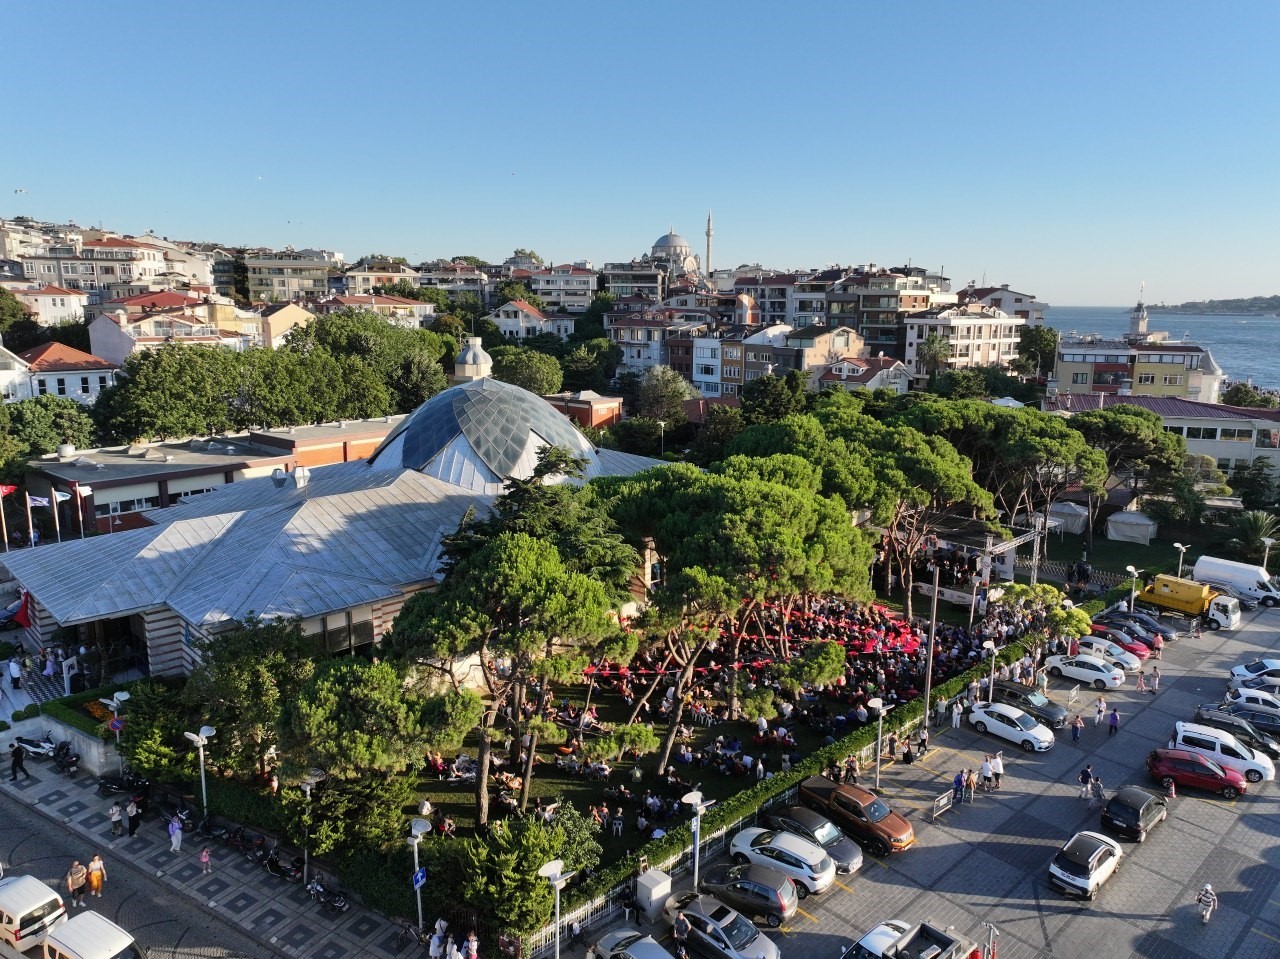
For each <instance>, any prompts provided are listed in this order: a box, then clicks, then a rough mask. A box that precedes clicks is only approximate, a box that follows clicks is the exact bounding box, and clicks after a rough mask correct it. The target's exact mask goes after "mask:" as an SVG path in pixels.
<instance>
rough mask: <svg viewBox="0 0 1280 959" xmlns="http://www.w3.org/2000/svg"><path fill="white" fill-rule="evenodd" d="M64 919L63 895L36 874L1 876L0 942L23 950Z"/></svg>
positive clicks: (65, 913) (65, 917) (20, 950)
mask: <svg viewBox="0 0 1280 959" xmlns="http://www.w3.org/2000/svg"><path fill="white" fill-rule="evenodd" d="M66 921H67V910H66V907H65V906H63V905H62V897H61V896H59V895H58V894H57V893H56V892H55V891H54V890H52V889H50V888H49V887H48V886H46V885H45V884H44V883H42V882H41V881H40V880H39V879H37V878H35V876H5V877H4V878H3V879H0V943H3V944H5V945H7V946H11V947H12V948H14V949H16V950H17V951H18V952H26V951H27V950H28V949H30V948H31V947H32V946H34V945H36V944H37V943H38V942H39V941H40V940H41V939H43V938H44V936H45V933H47V932H48V931H49V930H50V929H52V928H53V927H54V926H57V925H59V924H60V923H65V922H66ZM32 955H38V953H32Z"/></svg>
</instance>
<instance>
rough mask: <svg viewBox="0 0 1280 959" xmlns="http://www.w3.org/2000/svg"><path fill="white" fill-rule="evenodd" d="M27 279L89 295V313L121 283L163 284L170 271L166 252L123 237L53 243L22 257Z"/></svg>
mask: <svg viewBox="0 0 1280 959" xmlns="http://www.w3.org/2000/svg"><path fill="white" fill-rule="evenodd" d="M20 259H21V261H22V266H23V270H24V271H25V273H26V276H27V279H28V280H30V281H32V283H33V285H37V286H59V287H63V288H64V289H68V290H83V291H85V292H86V293H88V294H89V300H88V303H87V305H86V314H87V315H88V314H93V313H94V307H96V306H98V305H99V304H100V303H102V302H103V299H104V298H105V297H106V296H107V294H108V291H109V289H110V288H111V287H112V286H115V285H118V284H122V283H123V284H138V285H140V286H141V285H145V286H146V287H147V288H148V289H155V288H158V287H163V285H164V282H163V280H162V279H161V274H163V273H166V272H167V271H168V266H167V264H166V262H165V258H164V252H163V251H162V250H160V249H159V248H158V247H155V246H153V245H151V244H150V243H144V242H142V241H140V240H130V239H125V238H123V237H107V238H104V239H100V240H85V241H84V243H82V244H81V243H76V242H72V243H64V244H50V245H49V246H46V247H43V248H41V249H40V250H39V251H38V252H36V253H31V254H27V255H25V256H22V257H20Z"/></svg>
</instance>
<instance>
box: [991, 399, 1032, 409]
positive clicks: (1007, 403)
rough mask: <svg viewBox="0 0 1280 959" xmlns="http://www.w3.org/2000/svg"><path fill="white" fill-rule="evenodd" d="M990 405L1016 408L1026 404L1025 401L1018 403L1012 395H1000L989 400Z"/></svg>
mask: <svg viewBox="0 0 1280 959" xmlns="http://www.w3.org/2000/svg"><path fill="white" fill-rule="evenodd" d="M991 405H992V406H1003V407H1005V408H1006V409H1010V410H1017V409H1021V408H1022V407H1024V406H1026V405H1027V404H1026V403H1019V402H1018V401H1017V400H1015V399H1014V398H1013V397H1012V396H1002V397H1000V398H999V399H998V400H992V401H991Z"/></svg>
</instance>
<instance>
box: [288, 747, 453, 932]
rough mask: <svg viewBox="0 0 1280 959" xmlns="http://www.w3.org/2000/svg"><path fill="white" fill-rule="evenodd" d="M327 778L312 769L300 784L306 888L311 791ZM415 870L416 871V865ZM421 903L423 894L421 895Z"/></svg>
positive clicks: (303, 870) (321, 772) (322, 773)
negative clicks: (304, 809)
mask: <svg viewBox="0 0 1280 959" xmlns="http://www.w3.org/2000/svg"><path fill="white" fill-rule="evenodd" d="M326 778H327V775H326V773H325V771H324V770H323V769H312V770H310V771H309V772H308V773H307V778H306V779H304V780H302V782H300V783H299V784H298V785H299V786H301V787H302V794H303V795H304V796H306V797H307V819H306V822H305V824H304V825H303V827H302V884H303V885H304V886H305V885H306V884H307V873H308V872H309V871H310V869H311V790H312V789H314V788H315V787H316V786H317V785H318V784H319V783H320V782H322V781H323V780H324V779H326ZM428 828H430V824H428ZM417 851H418V848H417V846H414V852H415V853H417ZM414 869H415V871H416V869H417V866H416V865H415V867H414ZM419 901H421V894H419ZM418 923H419V925H421V923H422V915H421V910H419V915H418Z"/></svg>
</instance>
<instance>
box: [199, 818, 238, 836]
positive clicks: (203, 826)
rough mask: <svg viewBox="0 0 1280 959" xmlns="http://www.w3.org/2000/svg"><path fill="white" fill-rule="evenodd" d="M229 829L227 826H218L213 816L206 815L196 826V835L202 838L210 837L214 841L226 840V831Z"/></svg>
mask: <svg viewBox="0 0 1280 959" xmlns="http://www.w3.org/2000/svg"><path fill="white" fill-rule="evenodd" d="M228 832H230V829H229V828H228V827H227V826H219V825H218V824H217V823H215V822H214V821H213V817H211V816H209V815H206V816H205V817H204V818H203V819H201V820H200V823H199V825H197V826H196V835H197V836H200V837H201V838H203V839H212V840H214V841H215V842H226V841H227V833H228Z"/></svg>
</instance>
